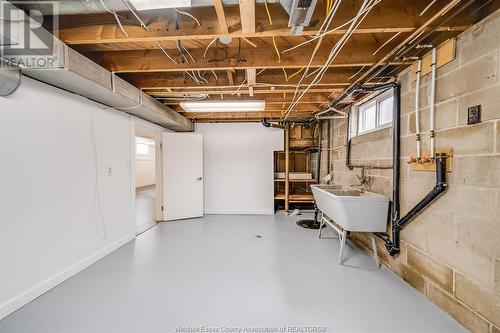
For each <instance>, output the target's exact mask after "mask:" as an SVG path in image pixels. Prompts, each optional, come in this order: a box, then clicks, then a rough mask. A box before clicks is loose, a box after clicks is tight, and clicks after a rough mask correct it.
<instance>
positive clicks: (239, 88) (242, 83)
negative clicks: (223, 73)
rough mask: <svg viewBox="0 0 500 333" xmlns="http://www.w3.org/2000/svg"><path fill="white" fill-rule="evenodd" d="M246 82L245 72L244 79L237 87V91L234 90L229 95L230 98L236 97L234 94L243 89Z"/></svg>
mask: <svg viewBox="0 0 500 333" xmlns="http://www.w3.org/2000/svg"><path fill="white" fill-rule="evenodd" d="M247 80H248V77H247V72H246V71H245V79H244V80H243V82H241V84H240V85H239V86H238V89H236V90H235V91H233V92H232V93H231V96H233V95H236V94H237V93H238V92H239V91H240V90H241V88H243V86H244V85H245V83H246V82H247Z"/></svg>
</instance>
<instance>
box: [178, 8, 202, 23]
mask: <svg viewBox="0 0 500 333" xmlns="http://www.w3.org/2000/svg"><path fill="white" fill-rule="evenodd" d="M174 10H175V12H176V13H179V14H181V15H185V16H187V17H190V18H192V19H193V20H195V21H196V23H197V24H198V26H201V24H200V21H198V19H197V18H196V17H194V16H193V15H191V14H189V13H188V12H183V11H182V10H178V9H174Z"/></svg>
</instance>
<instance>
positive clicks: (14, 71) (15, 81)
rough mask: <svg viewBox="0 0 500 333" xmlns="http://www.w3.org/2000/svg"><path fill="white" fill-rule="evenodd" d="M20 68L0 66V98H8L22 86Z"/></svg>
mask: <svg viewBox="0 0 500 333" xmlns="http://www.w3.org/2000/svg"><path fill="white" fill-rule="evenodd" d="M21 76H22V73H21V69H20V68H19V67H9V66H0V96H8V95H10V94H12V93H13V92H14V91H16V90H17V88H19V86H20V85H21Z"/></svg>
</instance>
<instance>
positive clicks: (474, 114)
mask: <svg viewBox="0 0 500 333" xmlns="http://www.w3.org/2000/svg"><path fill="white" fill-rule="evenodd" d="M480 122H481V105H475V106H471V107H470V108H468V109H467V125H474V124H478V123H480Z"/></svg>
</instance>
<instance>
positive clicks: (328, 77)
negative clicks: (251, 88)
mask: <svg viewBox="0 0 500 333" xmlns="http://www.w3.org/2000/svg"><path fill="white" fill-rule="evenodd" d="M358 70H359V68H353V69H350V68H346V69H343V70H342V69H335V70H332V71H327V72H326V73H325V75H324V76H323V79H322V80H321V81H320V82H319V84H318V85H319V86H327V87H344V86H348V85H349V84H351V82H352V81H353V79H354V76H353V74H355V73H356V72H357V71H358ZM216 74H217V77H218V79H217V80H216V79H215V76H213V75H212V74H211V73H210V72H207V73H206V75H205V79H206V80H207V81H208V83H206V84H204V85H202V86H200V85H199V84H197V83H196V82H195V81H194V80H193V79H191V78H190V77H188V76H187V75H186V76H179V75H178V73H127V74H121V75H120V76H121V78H123V79H124V80H126V81H128V82H129V83H131V84H133V85H134V86H136V87H137V88H141V89H155V88H161V89H166V88H170V89H174V90H193V89H198V90H199V89H200V88H201V89H214V88H219V87H220V88H229V87H235V86H237V85H239V84H241V83H242V82H243V80H244V79H245V77H244V75H241V74H242V72H241V71H239V72H238V73H236V74H233V72H231V71H227V72H226V71H222V72H219V73H216ZM225 74H227V79H226V78H225ZM300 77H301V76H300V75H296V76H294V77H292V78H290V79H289V80H288V81H287V82H285V76H284V74H283V71H282V70H281V69H280V70H265V71H264V72H262V73H261V74H260V75H259V76H258V78H257V80H258V83H259V84H261V83H262V84H268V85H270V86H271V85H273V84H276V85H282V84H287V85H288V84H289V85H296V84H297V83H298V82H299V79H300ZM312 79H313V77H312V76H309V77H307V78H305V79H304V81H303V82H302V83H303V84H309V83H310V82H311V80H312ZM378 79H380V76H377V80H378Z"/></svg>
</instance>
